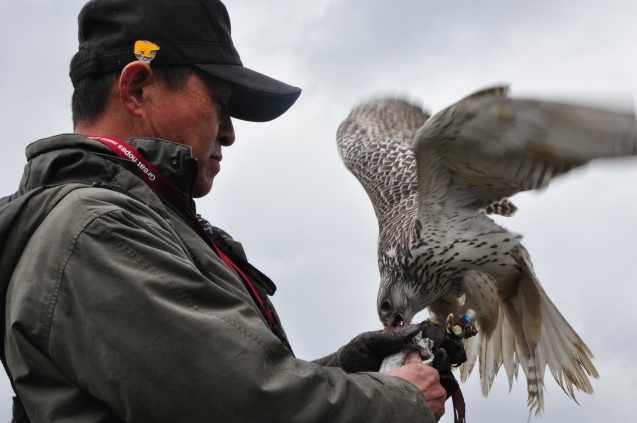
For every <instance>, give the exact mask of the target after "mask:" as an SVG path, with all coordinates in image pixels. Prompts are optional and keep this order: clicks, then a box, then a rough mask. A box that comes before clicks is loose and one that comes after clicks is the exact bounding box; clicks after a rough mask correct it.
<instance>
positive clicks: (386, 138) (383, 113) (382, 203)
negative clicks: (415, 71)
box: [337, 99, 429, 219]
mask: <svg viewBox="0 0 637 423" xmlns="http://www.w3.org/2000/svg"><path fill="white" fill-rule="evenodd" d="M428 118H429V115H428V114H427V113H426V112H424V111H423V110H422V109H421V108H419V107H417V106H414V105H411V104H409V103H407V102H406V101H402V100H387V99H379V100H372V101H370V102H367V103H365V104H363V105H360V106H359V107H356V108H354V109H353V110H352V112H351V113H350V115H349V117H348V118H347V120H345V121H344V122H343V123H342V124H341V126H340V127H339V129H338V133H337V143H338V144H337V145H338V151H339V153H340V155H341V157H342V158H343V161H344V162H345V166H347V168H348V169H349V170H350V171H351V172H352V173H353V174H354V175H355V176H356V177H357V178H358V180H359V181H360V182H361V184H362V185H363V187H364V188H365V190H366V191H367V194H368V195H369V197H370V199H371V200H372V204H373V205H374V210H375V211H376V216H377V217H378V218H379V219H380V217H381V216H384V215H385V214H386V212H387V210H388V209H390V208H392V207H394V206H395V205H397V204H399V203H400V202H402V201H404V200H405V199H407V198H408V197H410V196H413V195H415V193H416V192H417V189H418V187H417V185H418V181H417V178H416V161H415V159H414V155H413V152H412V151H411V148H412V143H413V137H414V135H415V134H416V131H418V129H420V128H421V127H422V125H423V124H424V123H425V121H426V120H427V119H428Z"/></svg>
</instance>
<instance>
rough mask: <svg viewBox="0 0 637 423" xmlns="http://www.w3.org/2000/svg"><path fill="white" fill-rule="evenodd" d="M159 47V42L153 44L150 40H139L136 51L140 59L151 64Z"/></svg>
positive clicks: (136, 55)
mask: <svg viewBox="0 0 637 423" xmlns="http://www.w3.org/2000/svg"><path fill="white" fill-rule="evenodd" d="M159 49H160V48H159V46H158V45H157V44H153V43H151V42H150V41H143V40H139V41H137V42H136V43H135V50H134V53H135V57H137V59H138V60H141V61H142V62H144V63H148V64H150V62H151V60H153V59H154V58H155V55H156V54H157V50H159Z"/></svg>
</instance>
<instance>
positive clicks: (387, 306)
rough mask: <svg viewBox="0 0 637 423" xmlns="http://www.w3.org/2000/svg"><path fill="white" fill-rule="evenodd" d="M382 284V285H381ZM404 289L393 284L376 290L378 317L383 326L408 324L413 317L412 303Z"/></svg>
mask: <svg viewBox="0 0 637 423" xmlns="http://www.w3.org/2000/svg"><path fill="white" fill-rule="evenodd" d="M381 286H382V285H381ZM408 298H409V297H408V296H407V295H406V293H405V291H404V290H402V289H399V285H398V284H393V285H390V286H388V287H387V289H382V288H381V290H380V291H379V292H378V300H377V304H376V306H377V307H378V317H379V318H380V321H381V322H382V323H383V326H384V327H385V328H388V327H397V326H402V325H408V324H410V323H411V319H413V317H414V314H415V313H414V312H413V309H412V304H411V302H410V301H409V300H408Z"/></svg>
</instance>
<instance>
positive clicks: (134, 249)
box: [44, 194, 435, 423]
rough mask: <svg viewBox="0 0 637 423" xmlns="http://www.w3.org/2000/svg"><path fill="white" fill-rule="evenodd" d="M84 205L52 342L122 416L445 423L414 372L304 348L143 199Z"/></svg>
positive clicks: (83, 383) (76, 376)
mask: <svg viewBox="0 0 637 423" xmlns="http://www.w3.org/2000/svg"><path fill="white" fill-rule="evenodd" d="M78 196H80V194H78ZM78 198H79V197H78ZM80 203H81V207H82V208H84V209H85V210H87V211H88V212H87V216H88V217H87V218H85V219H84V221H83V223H82V225H81V227H80V229H79V230H78V231H77V233H76V235H75V236H74V239H73V243H72V245H70V246H69V248H68V259H67V260H66V261H65V263H64V265H63V267H62V268H61V270H60V280H59V285H58V292H57V294H56V299H55V302H54V304H53V305H52V312H51V314H50V320H49V321H47V322H45V325H44V330H45V331H47V330H48V333H49V335H48V345H47V346H46V347H47V348H48V354H49V355H50V357H51V359H52V360H53V362H54V363H55V364H56V365H57V366H58V367H59V368H60V369H61V370H62V371H63V372H64V373H65V374H66V375H67V377H69V378H70V379H71V380H73V381H74V383H76V384H77V385H78V386H80V388H82V389H83V390H85V391H87V392H88V393H90V394H91V395H92V396H94V397H96V398H97V399H99V400H100V401H102V402H104V403H105V404H107V405H108V406H109V407H110V408H111V409H112V410H113V411H114V412H115V413H116V414H117V415H118V416H119V417H120V418H121V419H122V420H125V421H127V422H149V421H152V422H176V421H184V422H208V421H226V422H237V423H241V422H283V421H285V422H304V423H311V422H317V423H318V422H366V423H374V422H394V423H400V422H409V423H414V422H427V423H430V422H434V421H435V419H434V418H433V415H432V413H431V411H430V410H429V408H428V406H427V404H426V402H425V400H424V397H423V395H422V394H421V393H420V392H419V391H418V389H417V388H416V387H415V386H413V385H412V384H411V383H409V382H407V381H404V380H402V379H399V378H395V377H391V376H386V375H382V374H378V373H360V374H347V373H345V372H343V371H342V370H341V369H338V368H324V367H321V366H319V365H317V364H314V363H310V362H306V361H303V360H299V359H296V358H294V357H293V356H292V354H290V353H289V351H288V350H287V349H286V348H285V347H284V346H283V345H282V343H281V342H280V341H279V340H278V339H277V338H276V337H275V336H274V335H273V334H272V333H271V332H270V330H269V329H268V327H267V326H266V325H265V324H264V323H263V320H262V319H261V317H260V315H259V314H258V311H256V310H255V308H254V306H253V305H252V304H251V303H250V301H249V300H246V297H245V296H244V295H242V294H241V293H240V292H238V291H236V290H235V289H230V288H229V286H230V285H229V284H227V283H226V281H224V278H226V276H224V274H218V275H217V276H218V277H219V280H218V282H217V283H213V282H211V281H210V280H209V279H207V278H205V277H204V276H202V275H201V274H200V273H199V272H198V271H197V269H196V267H195V266H194V265H193V264H192V262H191V260H190V257H189V256H188V253H187V252H186V251H185V250H184V248H183V246H182V244H181V243H180V242H179V240H178V238H176V237H175V234H174V232H173V231H172V230H171V229H170V227H168V226H166V225H164V224H163V223H165V222H159V221H158V220H157V219H154V218H151V217H149V215H148V213H147V212H146V211H145V210H143V208H142V207H139V206H138V205H134V204H133V203H132V202H131V201H127V202H125V204H123V205H119V206H117V207H115V206H113V205H104V204H102V203H100V202H99V201H93V200H90V199H88V200H87V199H83V200H81V201H80Z"/></svg>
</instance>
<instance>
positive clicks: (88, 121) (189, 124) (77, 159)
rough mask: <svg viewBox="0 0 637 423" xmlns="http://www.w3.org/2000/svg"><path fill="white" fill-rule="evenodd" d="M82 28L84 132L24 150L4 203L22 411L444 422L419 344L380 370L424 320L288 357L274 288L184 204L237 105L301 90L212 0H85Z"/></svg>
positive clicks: (255, 110)
mask: <svg viewBox="0 0 637 423" xmlns="http://www.w3.org/2000/svg"><path fill="white" fill-rule="evenodd" d="M79 26H80V28H79V29H80V31H79V36H80V50H79V52H78V53H77V55H76V56H75V57H74V59H73V61H72V63H71V79H72V81H73V84H74V87H75V92H74V95H73V101H72V103H73V115H74V123H75V132H76V134H68V135H59V136H55V137H52V138H48V139H44V140H40V141H38V142H36V143H33V144H31V145H29V147H28V148H27V157H28V160H29V163H28V165H27V168H26V171H25V175H24V177H23V179H22V181H21V184H20V188H19V190H18V192H16V193H15V194H14V195H12V196H10V197H6V198H4V199H2V200H0V269H1V271H0V286H2V287H3V289H6V311H5V312H4V313H2V315H4V316H5V317H6V321H5V324H4V330H5V336H4V340H5V348H4V355H5V357H4V359H5V360H6V363H7V364H8V371H9V374H10V377H11V378H12V381H13V383H14V387H15V389H16V391H17V394H18V395H19V397H20V399H21V401H22V403H23V405H24V409H25V410H26V413H27V414H28V419H30V420H31V421H32V422H55V421H68V422H83V423H85V422H121V421H127V422H164V421H166V422H177V421H183V422H208V421H224V422H270V421H271V422H281V421H286V422H327V421H330V422H387V421H392V422H432V421H434V420H437V419H439V418H440V416H441V415H442V413H443V412H444V401H445V398H446V393H445V390H444V389H443V388H442V387H441V385H440V383H439V379H438V374H437V371H436V370H435V369H433V368H431V367H428V366H424V365H422V364H420V360H419V357H418V354H416V357H414V356H410V358H409V359H408V363H407V364H406V365H405V366H403V367H399V368H397V369H395V370H394V371H392V372H391V373H390V375H382V374H379V373H374V372H373V371H375V370H377V369H378V364H379V357H382V356H383V354H385V353H387V352H390V351H395V350H396V349H400V348H402V346H403V345H404V344H405V343H406V342H407V341H408V340H409V339H410V338H411V337H412V336H413V335H414V334H415V333H416V332H417V331H418V330H419V329H420V327H419V326H416V327H415V328H414V327H406V328H398V329H397V330H394V331H387V332H376V333H368V334H364V335H362V336H360V337H357V338H355V340H354V341H353V342H352V343H350V344H348V345H346V346H345V347H343V348H342V349H341V350H339V352H338V353H335V354H333V355H332V356H328V357H325V358H323V359H321V360H317V362H316V363H311V362H306V361H303V360H299V359H297V358H295V357H294V355H293V353H292V350H291V347H290V346H289V344H288V341H287V339H286V337H285V334H284V332H283V330H282V329H281V325H280V322H279V319H278V317H277V316H276V313H275V312H274V310H273V308H272V304H271V303H270V301H269V299H268V298H267V295H268V294H269V295H271V294H273V293H274V290H275V287H274V285H273V284H272V283H271V281H269V279H267V277H265V276H264V275H263V274H261V273H260V272H259V271H258V270H256V269H254V268H253V267H252V266H251V265H250V264H249V263H248V262H247V261H246V258H245V255H244V253H243V249H242V247H241V245H240V244H239V243H237V242H236V241H234V240H232V239H231V238H230V237H229V236H228V235H227V234H225V233H224V232H222V231H220V230H218V229H216V228H213V227H211V226H210V225H209V224H208V223H207V222H206V221H204V220H203V219H201V218H199V220H198V218H197V217H196V216H195V214H194V211H193V210H194V202H193V201H192V199H193V198H195V197H201V196H204V195H206V194H207V193H208V192H209V191H210V189H211V187H212V182H213V179H214V177H215V176H216V175H217V173H218V172H219V170H220V167H219V162H220V161H221V160H222V147H227V146H230V145H232V144H233V143H234V141H235V135H234V130H233V126H232V121H231V117H235V118H239V119H245V120H252V121H268V120H271V119H274V118H276V117H277V116H279V115H281V114H282V113H284V112H285V111H286V110H287V109H288V108H289V107H290V106H291V105H292V104H293V103H294V101H295V100H296V98H297V97H298V96H299V95H300V90H299V89H298V88H295V87H292V86H289V85H287V84H284V83H282V82H279V81H276V80H274V79H271V78H269V77H266V76H264V75H261V74H259V73H257V72H254V71H251V70H249V69H247V68H245V67H243V66H242V65H241V62H240V60H239V56H238V54H237V52H236V50H235V49H234V47H233V46H232V40H231V38H230V21H229V18H228V15H227V12H226V10H225V7H224V6H223V4H221V2H219V1H217V0H181V1H175V0H172V1H171V0H110V1H106V0H92V1H90V2H89V3H87V4H86V6H85V7H84V8H83V10H82V12H81V13H80V16H79ZM138 59H139V60H138ZM121 140H126V141H121ZM3 361H4V360H3ZM353 371H372V372H371V373H365V372H362V373H353ZM16 404H17V405H16V408H17V413H18V414H20V410H21V404H20V402H19V401H18V402H16ZM18 417H19V416H18ZM23 418H24V419H26V417H23Z"/></svg>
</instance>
